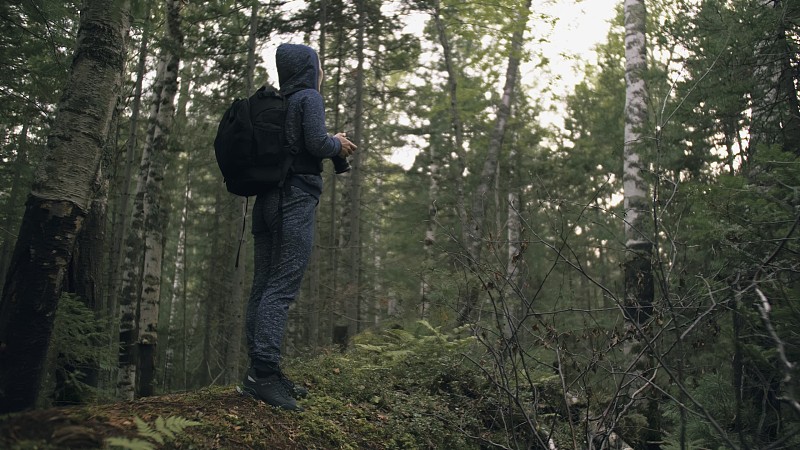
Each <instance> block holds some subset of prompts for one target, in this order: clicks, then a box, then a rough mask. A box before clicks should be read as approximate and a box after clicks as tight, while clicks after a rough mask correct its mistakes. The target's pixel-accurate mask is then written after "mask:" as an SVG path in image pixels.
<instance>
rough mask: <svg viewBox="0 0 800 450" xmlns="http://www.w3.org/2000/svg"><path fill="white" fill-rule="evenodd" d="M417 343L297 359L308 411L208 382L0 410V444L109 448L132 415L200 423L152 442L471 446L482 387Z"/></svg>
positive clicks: (126, 431) (132, 429)
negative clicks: (0, 413)
mask: <svg viewBox="0 0 800 450" xmlns="http://www.w3.org/2000/svg"><path fill="white" fill-rule="evenodd" d="M422 350H427V349H422V348H416V349H413V350H411V351H409V352H407V353H402V354H398V355H393V356H391V357H387V356H386V355H382V354H379V353H376V352H374V351H360V352H348V353H346V354H341V353H338V352H328V353H324V354H321V355H320V356H318V357H316V358H313V359H307V360H296V361H293V362H291V363H290V364H289V366H288V368H287V372H288V374H289V375H290V376H291V378H292V379H294V380H295V381H296V382H300V383H303V384H304V385H305V386H306V387H308V389H309V391H310V395H309V397H308V398H306V399H304V400H302V401H301V402H300V404H301V405H302V406H303V407H304V408H305V412H302V413H292V412H286V411H281V410H278V409H275V408H272V407H270V406H267V405H265V404H264V403H262V402H258V401H255V400H253V399H251V398H249V397H244V396H242V395H240V394H238V393H237V392H236V390H235V387H234V386H213V387H209V388H204V389H199V390H197V391H192V392H186V393H173V394H168V395H161V396H155V397H149V398H143V399H140V400H136V401H132V402H119V403H109V404H100V405H86V406H73V407H62V408H52V409H46V410H36V411H29V412H24V413H17V414H12V415H8V416H4V417H0V448H9V449H56V448H58V449H61V448H109V446H108V445H107V443H106V439H107V438H110V437H121V438H128V439H131V440H135V439H143V436H142V435H141V433H140V432H139V431H138V430H137V427H136V418H137V417H138V418H140V419H142V420H143V421H144V422H146V423H148V424H153V423H155V421H156V420H157V419H158V418H159V417H162V418H169V417H180V418H183V419H189V420H192V421H196V422H198V423H199V425H198V426H192V427H188V428H186V429H184V430H182V431H181V432H180V433H178V434H177V436H176V437H175V438H171V439H168V440H167V442H166V443H164V444H156V443H153V442H152V441H151V444H153V445H154V448H176V449H293V448H298V449H300V448H302V449H392V448H403V449H406V448H458V449H468V448H477V447H478V445H477V443H476V440H475V439H474V438H471V437H469V436H470V435H472V436H474V435H479V434H481V433H484V432H485V429H484V430H483V431H482V430H481V429H482V427H481V425H480V423H479V420H480V419H479V417H480V416H481V413H480V411H479V410H478V408H479V406H478V405H479V404H480V403H481V401H480V400H481V398H480V395H479V394H477V392H479V390H477V389H476V387H475V386H472V385H473V384H474V383H478V382H479V381H478V379H477V378H476V377H474V376H470V374H469V372H468V371H467V369H466V366H467V364H462V363H463V361H459V360H458V358H457V356H454V355H455V354H449V353H448V354H444V353H442V354H439V355H431V354H430V353H428V352H427V351H426V352H424V354H423V351H422Z"/></svg>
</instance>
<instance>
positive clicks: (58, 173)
mask: <svg viewBox="0 0 800 450" xmlns="http://www.w3.org/2000/svg"><path fill="white" fill-rule="evenodd" d="M127 8H128V3H127V2H108V1H99V0H89V1H87V2H86V3H85V4H84V9H83V10H82V12H81V16H80V26H79V29H78V37H77V44H76V48H75V52H74V56H73V61H72V67H71V71H70V78H69V81H68V82H67V86H66V88H65V90H64V94H63V96H62V98H61V101H60V103H59V107H58V111H57V113H56V119H55V122H54V123H53V128H52V130H51V132H50V135H49V137H48V142H47V147H48V150H49V152H48V154H47V156H46V158H45V160H44V161H43V162H42V164H41V166H40V167H39V170H38V172H37V174H36V178H35V180H34V184H33V186H32V189H31V192H30V195H29V196H28V201H27V205H26V210H25V214H24V216H23V219H22V226H21V227H20V234H19V236H18V239H17V244H16V248H15V251H14V255H13V257H12V262H11V264H10V267H11V269H10V270H9V272H8V274H7V277H6V282H5V286H4V290H3V296H2V300H0V342H3V346H4V350H3V352H0V367H13V368H14V370H13V371H12V370H3V371H0V392H1V393H2V394H0V395H2V397H0V413H7V412H11V411H20V410H23V409H26V408H30V407H32V406H33V405H34V402H35V401H36V397H37V395H38V391H39V384H40V380H41V378H42V370H43V368H44V362H45V358H46V356H47V350H48V347H49V341H50V335H51V333H52V330H53V319H54V317H55V310H56V307H57V306H58V300H59V297H60V296H61V289H62V285H63V281H64V276H65V272H66V269H67V264H68V263H69V261H70V258H71V256H72V252H73V249H74V246H75V240H76V238H77V236H78V233H79V232H80V230H81V226H82V225H83V221H84V219H85V217H86V215H87V213H88V211H89V208H90V206H91V202H92V200H93V194H94V190H95V186H96V184H97V183H98V181H99V180H102V178H103V176H102V174H100V173H99V169H100V164H101V162H100V159H101V157H102V152H103V147H104V145H105V143H106V140H107V138H108V136H109V133H110V129H111V124H112V121H113V116H114V109H115V106H116V104H117V101H118V94H119V92H120V89H121V86H122V73H123V69H124V65H125V50H126V48H125V42H126V37H127V33H128V28H129V26H130V24H129V16H128V11H127ZM31 324H36V326H31Z"/></svg>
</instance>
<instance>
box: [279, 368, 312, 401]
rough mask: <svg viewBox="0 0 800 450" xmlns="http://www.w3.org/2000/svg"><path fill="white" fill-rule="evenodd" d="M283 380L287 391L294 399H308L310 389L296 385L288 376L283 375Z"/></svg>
mask: <svg viewBox="0 0 800 450" xmlns="http://www.w3.org/2000/svg"><path fill="white" fill-rule="evenodd" d="M281 378H282V379H283V384H284V386H286V389H287V390H288V391H289V393H291V394H292V396H293V397H294V398H306V397H308V389H306V388H304V387H303V386H300V385H299V384H294V382H293V381H292V380H290V379H288V378H286V375H283V374H281Z"/></svg>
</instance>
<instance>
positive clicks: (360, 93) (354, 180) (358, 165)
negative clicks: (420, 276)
mask: <svg viewBox="0 0 800 450" xmlns="http://www.w3.org/2000/svg"><path fill="white" fill-rule="evenodd" d="M356 14H357V15H358V24H357V30H356V59H357V61H358V63H357V65H356V74H355V75H356V76H355V99H354V102H355V114H354V115H353V128H354V139H353V141H354V143H355V144H356V145H358V146H359V148H358V151H357V152H356V153H355V154H354V155H353V156H352V169H351V171H350V208H351V209H350V211H351V214H350V239H349V242H348V244H349V246H350V271H349V272H350V273H349V289H348V293H349V294H350V295H351V298H350V299H349V300H348V302H347V305H348V308H347V317H349V319H350V324H349V330H348V335H349V336H354V335H355V334H356V333H358V332H359V331H361V328H362V323H363V322H362V318H363V317H362V315H363V313H364V311H363V309H364V308H363V305H362V297H363V295H362V292H361V290H362V286H361V256H362V249H361V177H362V175H361V171H362V169H363V167H362V164H363V161H364V153H365V152H366V151H367V149H366V148H365V145H364V142H365V139H364V120H363V115H364V32H365V28H366V20H367V18H366V14H367V13H366V7H365V6H364V0H357V1H356Z"/></svg>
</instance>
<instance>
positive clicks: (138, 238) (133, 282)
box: [117, 60, 166, 400]
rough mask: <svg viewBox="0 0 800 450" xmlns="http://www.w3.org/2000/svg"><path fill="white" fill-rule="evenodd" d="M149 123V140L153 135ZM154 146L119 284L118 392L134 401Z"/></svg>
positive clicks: (154, 104)
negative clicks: (147, 187) (146, 200)
mask: <svg viewBox="0 0 800 450" xmlns="http://www.w3.org/2000/svg"><path fill="white" fill-rule="evenodd" d="M165 70H166V63H165V62H164V61H163V60H162V61H160V62H159V63H158V66H157V68H156V75H155V80H154V82H153V93H152V98H151V99H150V111H149V116H148V117H149V118H148V123H153V122H155V117H156V116H157V115H158V109H159V106H160V104H161V95H162V93H163V87H164V71H165ZM150 129H151V127H149V126H148V139H149V136H151V133H150ZM150 153H151V145H150V144H149V141H148V145H145V146H144V148H143V150H142V155H141V161H140V162H139V174H138V176H137V178H136V193H135V194H134V198H133V213H132V214H131V223H130V228H129V229H128V231H127V237H126V238H125V243H126V245H125V256H124V259H123V261H122V270H121V277H120V285H119V373H118V377H117V395H118V396H119V397H120V398H122V399H126V400H133V398H134V393H135V390H136V389H135V387H136V353H135V352H136V340H137V336H138V330H137V326H138V321H137V320H138V317H137V309H138V305H139V302H140V300H141V286H142V266H143V262H142V258H143V257H144V248H143V247H142V242H143V241H144V227H145V225H144V191H145V184H146V183H147V174H148V172H149V170H150V164H151V155H150Z"/></svg>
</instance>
